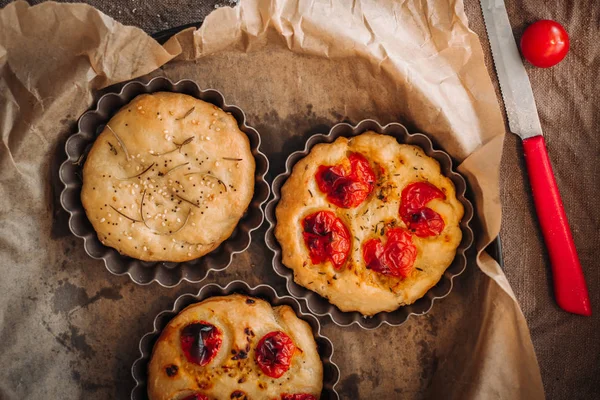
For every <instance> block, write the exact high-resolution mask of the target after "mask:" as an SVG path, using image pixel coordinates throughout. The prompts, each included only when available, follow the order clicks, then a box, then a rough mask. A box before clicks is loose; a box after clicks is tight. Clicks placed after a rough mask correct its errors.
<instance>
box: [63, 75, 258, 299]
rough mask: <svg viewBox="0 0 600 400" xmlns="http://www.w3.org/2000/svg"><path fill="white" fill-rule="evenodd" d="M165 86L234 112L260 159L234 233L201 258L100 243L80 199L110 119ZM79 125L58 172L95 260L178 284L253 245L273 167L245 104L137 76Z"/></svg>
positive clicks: (76, 227)
mask: <svg viewBox="0 0 600 400" xmlns="http://www.w3.org/2000/svg"><path fill="white" fill-rule="evenodd" d="M161 91H167V92H175V93H183V94H187V95H191V96H193V97H195V98H197V99H200V100H203V101H206V102H208V103H211V104H214V105H216V106H217V107H220V108H221V109H223V110H224V111H226V112H230V113H231V114H232V116H233V117H234V118H235V119H236V120H237V122H238V126H239V128H240V130H241V131H242V132H244V133H245V134H246V135H247V136H248V139H249V140H250V146H251V150H252V154H253V156H254V159H255V162H256V169H255V176H254V178H255V183H254V195H253V197H252V200H251V202H250V205H249V206H248V209H247V210H246V212H245V213H244V215H243V216H242V218H240V221H239V222H238V224H237V226H236V228H235V229H234V231H233V233H232V234H231V236H230V237H229V238H227V239H226V240H225V241H223V242H222V243H221V244H220V245H219V247H217V248H216V249H215V250H213V251H212V252H210V253H208V254H206V255H204V256H203V257H200V258H198V259H195V260H191V261H186V262H181V263H175V262H146V261H141V260H137V259H134V258H131V257H128V256H125V255H122V254H120V253H119V252H118V251H117V250H116V249H114V248H111V247H107V246H104V245H103V244H102V243H100V240H99V239H98V237H97V234H96V231H95V230H94V228H93V227H92V224H91V223H90V222H89V220H88V218H87V215H86V213H85V210H84V208H83V204H82V203H81V186H82V179H81V175H80V174H81V171H82V168H83V164H84V160H85V157H86V156H87V154H88V152H89V150H90V148H91V146H92V145H93V143H94V141H95V140H96V138H97V136H98V134H99V133H100V132H102V129H103V127H104V126H105V125H106V123H108V121H109V120H110V118H111V117H112V116H113V115H114V114H115V113H116V112H117V111H118V110H119V109H121V107H123V106H125V105H126V104H128V103H129V102H131V101H132V100H133V99H134V98H135V97H136V96H138V95H140V94H145V93H154V92H161ZM77 127H78V131H77V132H76V133H75V134H73V135H71V136H70V137H69V138H68V139H67V142H66V143H65V152H66V154H67V160H66V161H64V162H63V163H62V164H61V166H60V168H59V177H60V180H61V182H62V183H63V185H64V188H63V190H62V192H61V195H60V203H61V205H62V207H63V208H64V209H65V211H67V212H68V213H69V229H70V230H71V232H72V233H73V234H74V235H75V236H77V237H79V238H82V239H83V241H84V249H85V252H86V253H87V254H88V255H89V256H90V257H92V258H94V259H102V260H104V265H105V266H106V269H108V271H109V272H110V273H112V274H114V275H128V276H129V277H130V278H131V280H132V281H134V282H135V283H137V284H140V285H148V284H151V283H152V282H157V283H158V284H159V285H161V286H164V287H174V286H177V285H179V284H180V283H181V282H183V281H187V282H190V283H199V282H202V281H203V280H204V279H206V277H207V276H208V274H209V273H210V272H211V271H222V270H224V269H225V268H227V267H228V266H229V265H230V264H231V262H232V259H233V255H234V254H237V253H241V252H243V251H245V250H246V249H247V248H248V247H249V246H250V242H251V235H250V234H251V232H252V231H254V230H256V229H258V228H259V227H260V226H261V225H262V223H263V221H264V212H263V205H264V204H265V203H266V201H267V200H268V198H269V195H270V187H269V184H268V183H267V182H266V180H265V175H266V174H267V172H268V170H269V160H268V158H267V157H266V155H265V154H264V153H262V151H261V150H260V145H261V137H260V134H259V133H258V131H257V130H256V129H254V128H253V127H251V126H249V125H247V124H246V115H245V114H244V112H243V111H242V109H240V108H239V107H237V106H234V105H229V104H227V103H226V102H225V98H224V96H223V94H221V92H219V91H218V90H215V89H204V90H202V89H200V87H199V86H198V85H197V84H196V82H194V81H191V80H188V79H183V80H180V81H177V82H175V83H174V82H172V81H171V80H170V79H168V78H165V77H156V78H153V79H151V80H149V81H148V82H146V83H144V82H142V81H140V80H134V81H130V82H128V83H127V84H125V85H124V86H123V87H122V88H121V90H120V91H119V92H118V93H117V92H111V93H107V94H105V95H103V96H102V97H100V99H99V100H98V102H97V104H96V107H95V108H91V109H90V110H88V111H87V112H85V113H84V114H83V115H82V116H81V117H80V118H79V120H78V122H77Z"/></svg>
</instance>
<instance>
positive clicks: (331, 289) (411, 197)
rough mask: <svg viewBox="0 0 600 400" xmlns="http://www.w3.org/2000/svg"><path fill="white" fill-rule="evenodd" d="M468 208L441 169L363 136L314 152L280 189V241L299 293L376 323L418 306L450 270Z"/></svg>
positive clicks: (414, 150)
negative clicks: (370, 317) (377, 319)
mask: <svg viewBox="0 0 600 400" xmlns="http://www.w3.org/2000/svg"><path fill="white" fill-rule="evenodd" d="M463 212H464V210H463V206H462V204H461V203H460V202H459V201H458V200H457V198H456V193H455V189H454V185H453V184H452V182H451V181H450V179H448V178H446V177H444V176H443V175H442V174H441V172H440V166H439V164H438V162H437V161H436V160H434V159H433V158H431V157H428V156H427V155H426V154H425V153H424V152H423V150H422V149H420V148H419V147H416V146H411V145H405V144H399V143H398V142H397V141H396V139H395V138H393V137H391V136H388V135H383V134H377V133H374V132H367V133H364V134H361V135H359V136H356V137H354V138H351V139H348V138H345V137H340V138H338V139H337V140H336V141H335V142H333V143H331V144H318V145H316V146H315V147H314V148H313V149H312V150H311V152H310V154H309V155H308V156H306V157H305V158H303V159H302V160H300V161H299V162H298V163H296V165H295V166H294V169H293V171H292V174H291V175H290V177H289V178H288V180H287V181H286V182H285V184H284V185H283V187H282V189H281V200H280V201H279V204H278V205H277V208H276V218H277V225H276V227H275V236H276V238H277V240H278V241H279V243H280V244H281V248H282V262H283V264H284V265H285V266H286V267H288V268H291V269H292V270H293V271H294V280H295V281H296V283H298V284H300V285H302V286H304V287H306V288H308V289H310V290H312V291H315V292H317V293H319V294H320V295H321V296H323V297H325V298H327V299H328V300H329V302H331V303H332V304H334V305H336V306H337V307H338V308H339V309H340V310H342V311H358V312H360V313H362V314H363V315H373V314H376V313H378V312H382V311H393V310H395V309H397V308H398V307H399V306H402V305H406V304H411V303H413V302H415V301H416V300H417V299H419V298H421V297H422V296H423V295H424V294H425V293H426V292H427V291H428V290H429V289H430V288H431V287H432V286H434V285H435V284H436V283H437V282H438V281H439V280H440V278H441V276H442V274H443V273H444V271H445V270H446V268H448V266H449V265H450V264H451V263H452V261H453V259H454V256H455V254H456V249H457V247H458V245H459V244H460V242H461V238H462V232H461V229H460V226H459V224H460V220H461V218H462V216H463Z"/></svg>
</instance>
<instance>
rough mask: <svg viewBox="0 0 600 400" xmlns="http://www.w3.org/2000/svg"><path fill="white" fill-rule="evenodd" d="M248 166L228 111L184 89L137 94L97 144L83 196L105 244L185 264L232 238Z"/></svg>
mask: <svg viewBox="0 0 600 400" xmlns="http://www.w3.org/2000/svg"><path fill="white" fill-rule="evenodd" d="M254 170H255V162H254V157H253V155H252V152H251V148H250V143H249V140H248V137H247V136H246V135H245V134H244V133H243V132H242V131H241V130H240V129H239V127H238V124H237V121H236V120H235V118H234V117H233V116H232V115H230V114H229V113H226V112H225V111H223V110H221V109H220V108H219V107H217V106H215V105H213V104H210V103H206V102H204V101H202V100H198V99H196V98H194V97H192V96H188V95H185V94H180V93H168V92H159V93H154V94H143V95H140V96H138V97H136V98H135V99H133V101H131V102H130V103H129V104H127V105H126V106H124V107H123V108H122V109H121V110H119V112H117V114H116V115H115V116H114V117H112V118H111V119H110V121H109V122H108V123H107V124H106V126H105V128H104V130H103V131H102V132H101V133H100V135H99V136H98V138H97V139H96V141H95V142H94V145H93V147H92V148H91V150H90V152H89V154H88V157H87V159H86V161H85V165H84V168H83V187H82V190H81V200H82V203H83V206H84V208H85V211H86V214H87V216H88V219H89V220H90V222H91V223H92V225H93V227H94V229H95V231H96V232H97V234H98V238H99V239H100V241H101V242H102V243H103V244H104V245H106V246H110V247H113V248H115V249H117V250H118V251H119V252H120V253H121V254H125V255H128V256H130V257H133V258H137V259H140V260H144V261H173V262H181V261H187V260H192V259H195V258H198V257H201V256H203V255H204V254H207V253H209V252H210V251H212V250H213V249H215V248H216V247H217V246H219V244H220V243H221V242H223V241H224V240H225V239H227V238H228V237H229V236H230V235H231V233H232V232H233V230H234V228H235V226H236V225H237V223H238V221H239V220H240V218H241V217H242V215H243V214H244V212H245V211H246V209H247V208H248V205H249V204H250V201H251V199H252V195H253V192H254Z"/></svg>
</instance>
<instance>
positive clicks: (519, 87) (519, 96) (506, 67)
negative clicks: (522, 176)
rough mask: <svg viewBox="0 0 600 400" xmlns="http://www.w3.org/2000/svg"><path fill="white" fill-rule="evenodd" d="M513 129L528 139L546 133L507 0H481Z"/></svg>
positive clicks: (505, 104) (515, 132) (509, 122)
mask: <svg viewBox="0 0 600 400" xmlns="http://www.w3.org/2000/svg"><path fill="white" fill-rule="evenodd" d="M481 9H482V10H483V18H484V21H485V26H486V29H487V32H488V37H489V40H490V46H491V48H492V55H493V57H494V64H495V66H496V73H497V74H498V80H499V81H500V89H501V91H502V98H503V99H504V106H505V107H506V115H507V117H508V125H509V127H510V131H511V132H512V133H514V134H517V135H519V136H521V138H522V139H526V138H529V137H532V136H537V135H541V134H542V125H541V124H540V118H539V116H538V113H537V107H536V106H535V99H534V98H533V90H532V89H531V83H530V82H529V77H528V76H527V71H525V67H524V66H523V62H522V61H521V55H520V54H519V49H518V48H517V43H516V42H515V37H514V36H513V31H512V28H511V26H510V21H509V19H508V14H507V12H506V6H505V5H504V1H503V0H481Z"/></svg>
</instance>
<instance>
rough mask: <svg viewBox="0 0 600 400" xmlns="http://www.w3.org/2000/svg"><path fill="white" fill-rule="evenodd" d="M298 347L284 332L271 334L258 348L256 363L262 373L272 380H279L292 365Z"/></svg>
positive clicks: (265, 337)
mask: <svg viewBox="0 0 600 400" xmlns="http://www.w3.org/2000/svg"><path fill="white" fill-rule="evenodd" d="M295 351H296V346H295V345H294V342H293V341H292V339H291V338H290V337H289V336H288V335H286V334H285V333H284V332H281V331H275V332H269V333H267V334H266V335H265V336H263V337H262V339H260V341H259V342H258V345H257V346H256V363H257V364H258V366H259V367H260V369H261V370H262V372H263V373H264V374H265V375H267V376H270V377H271V378H279V377H280V376H281V375H283V374H284V373H285V372H286V371H287V370H288V369H290V364H291V363H292V356H293V355H294V352H295Z"/></svg>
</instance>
